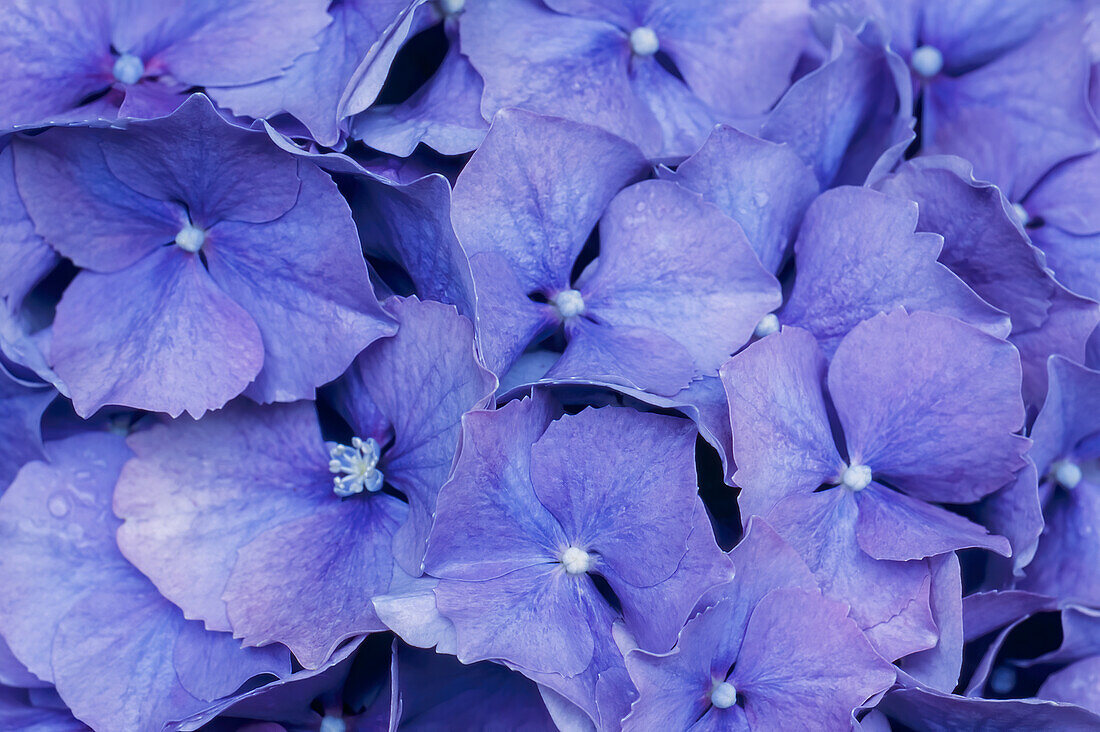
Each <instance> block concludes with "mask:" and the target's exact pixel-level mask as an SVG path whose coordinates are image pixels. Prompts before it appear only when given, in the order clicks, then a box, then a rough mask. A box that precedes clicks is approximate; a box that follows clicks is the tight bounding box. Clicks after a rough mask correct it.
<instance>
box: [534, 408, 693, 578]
mask: <svg viewBox="0 0 1100 732" xmlns="http://www.w3.org/2000/svg"><path fill="white" fill-rule="evenodd" d="M695 435H696V431H695V427H694V425H693V424H692V423H691V422H689V421H688V420H683V419H677V418H674V417H665V416H662V415H656V414H645V413H641V412H637V411H635V410H633V409H628V408H618V407H604V408H602V409H592V408H588V409H585V410H584V411H583V412H581V413H579V414H576V415H566V416H564V417H562V418H561V419H558V420H556V421H554V422H552V423H551V424H550V425H549V426H548V427H547V428H546V431H545V432H544V433H543V435H542V436H541V437H539V438H538V441H537V442H535V444H534V445H533V446H532V447H531V482H532V484H533V485H534V489H535V494H536V495H537V496H538V500H539V502H540V503H542V505H544V506H546V508H547V510H549V511H550V513H552V514H553V515H554V518H556V519H557V520H558V522H559V523H560V524H561V527H562V529H563V531H564V532H565V539H566V541H567V542H568V544H569V545H570V546H577V547H579V548H580V549H582V550H584V551H595V552H597V553H598V554H599V556H600V559H601V562H607V564H608V565H609V566H610V567H611V569H612V570H613V571H614V572H615V573H616V574H618V575H619V576H620V577H622V578H623V579H624V580H625V581H627V582H629V583H630V584H632V585H635V586H637V587H648V586H651V585H654V584H656V583H657V582H660V581H662V580H665V579H667V578H668V577H669V576H670V575H671V574H672V573H673V572H674V571H676V568H677V565H679V563H680V560H681V559H682V558H683V556H684V552H685V551H686V546H687V541H688V536H689V535H690V534H691V531H692V527H691V508H690V507H691V506H693V505H694V501H695V499H696V491H697V484H696V477H695ZM653 475H660V476H661V479H660V480H653V479H652V476H653ZM639 556H644V557H645V558H646V561H645V562H638V561H637V558H638V557H639Z"/></svg>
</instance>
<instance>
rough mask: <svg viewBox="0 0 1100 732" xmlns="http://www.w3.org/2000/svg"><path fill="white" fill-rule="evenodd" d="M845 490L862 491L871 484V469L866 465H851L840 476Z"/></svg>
mask: <svg viewBox="0 0 1100 732" xmlns="http://www.w3.org/2000/svg"><path fill="white" fill-rule="evenodd" d="M840 482H841V483H843V484H844V487H845V488H848V489H849V490H853V491H861V490H863V489H864V488H866V487H867V486H869V485H870V484H871V469H870V468H869V467H867V466H866V465H859V464H856V465H849V466H848V467H847V468H845V469H844V472H843V473H842V474H841V476H840Z"/></svg>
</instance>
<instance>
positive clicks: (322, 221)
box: [203, 165, 394, 402]
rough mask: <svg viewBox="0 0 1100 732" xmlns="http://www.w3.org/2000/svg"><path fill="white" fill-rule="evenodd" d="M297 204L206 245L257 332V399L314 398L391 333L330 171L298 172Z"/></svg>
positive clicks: (219, 234) (219, 277)
mask: <svg viewBox="0 0 1100 732" xmlns="http://www.w3.org/2000/svg"><path fill="white" fill-rule="evenodd" d="M301 177H302V192H301V195H300V196H299V200H298V204H297V205H295V206H294V208H292V209H291V210H290V211H288V212H287V213H286V214H284V215H283V216H282V217H281V218H279V219H276V220H275V221H272V222H270V223H267V224H258V225H257V224H245V223H239V222H234V221H223V222H221V223H219V224H217V225H215V226H214V227H213V228H211V229H210V232H209V234H208V239H209V242H208V244H204V247H203V248H204V251H205V252H206V258H207V262H208V263H209V267H210V276H211V277H212V278H213V279H214V281H216V282H217V283H218V285H219V286H220V287H222V288H223V289H224V290H225V291H226V292H227V293H228V294H229V295H230V296H231V297H232V298H233V299H234V300H235V301H236V302H237V303H239V304H240V306H241V307H243V308H244V309H245V310H246V311H247V312H248V314H249V315H251V316H252V318H254V319H255V321H256V324H257V325H258V326H259V328H260V333H261V334H262V335H263V341H264V363H263V370H262V371H260V374H259V375H258V376H257V377H256V380H255V382H253V383H252V384H251V385H250V386H249V387H248V389H247V391H246V394H247V395H248V396H250V397H252V398H253V399H256V400H257V401H259V402H270V401H293V400H295V399H303V398H311V397H313V395H314V391H315V389H316V387H318V386H320V385H321V384H324V383H325V382H328V381H331V380H333V379H335V378H336V377H337V376H339V375H340V374H341V373H343V372H344V370H345V369H347V367H348V366H349V365H350V364H351V362H352V360H353V359H354V358H355V356H356V355H358V354H359V352H360V351H362V350H363V349H364V348H365V347H366V346H368V345H369V344H370V343H372V342H374V341H375V340H377V339H378V338H381V337H383V336H387V335H391V334H392V333H393V332H394V326H393V325H392V324H391V322H390V318H389V316H387V315H386V314H385V312H384V311H383V310H382V307H381V306H380V305H379V304H378V301H377V300H376V299H375V297H374V293H373V291H372V290H371V286H370V281H369V279H368V277H367V268H366V264H365V262H364V261H363V257H362V253H361V251H360V249H359V244H358V240H357V237H356V234H355V228H354V225H353V223H352V220H351V214H350V211H349V210H348V207H347V204H346V203H345V202H344V200H343V198H342V197H341V196H340V193H339V191H338V190H337V188H336V184H335V183H333V182H332V179H331V178H329V176H328V174H327V173H325V172H324V171H322V170H320V169H319V168H316V167H314V166H312V165H308V166H307V165H303V167H302V170H301Z"/></svg>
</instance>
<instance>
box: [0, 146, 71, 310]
mask: <svg viewBox="0 0 1100 732" xmlns="http://www.w3.org/2000/svg"><path fill="white" fill-rule="evenodd" d="M13 161H14V156H13V154H12V147H11V146H10V145H9V146H8V147H6V148H5V149H4V150H0V299H2V300H4V301H6V302H7V306H8V308H9V309H11V310H17V309H18V308H19V306H20V305H22V303H23V298H24V297H26V295H27V293H29V292H30V291H31V288H33V287H34V286H35V285H36V284H38V281H39V280H41V279H42V278H43V277H45V276H46V274H47V273H48V272H49V271H50V270H51V269H53V268H54V265H56V264H57V261H58V258H57V253H56V252H54V250H53V249H51V248H50V246H49V245H48V244H47V243H46V242H45V240H44V239H42V237H41V236H39V235H38V234H37V233H35V230H34V223H33V222H32V221H31V219H30V217H29V216H28V215H27V209H26V207H25V206H24V205H23V199H22V198H20V196H19V190H18V188H16V184H15V167H14V162H13Z"/></svg>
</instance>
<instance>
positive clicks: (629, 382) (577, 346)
mask: <svg viewBox="0 0 1100 732" xmlns="http://www.w3.org/2000/svg"><path fill="white" fill-rule="evenodd" d="M566 333H567V334H568V336H569V344H568V345H567V346H566V348H565V352H564V353H563V354H562V356H561V359H559V360H558V362H557V363H556V364H554V367H553V368H551V369H550V371H548V372H547V374H546V377H547V378H548V379H554V380H561V381H566V380H592V381H605V382H608V383H612V384H623V385H625V386H630V387H634V388H636V389H640V390H642V391H648V392H652V393H655V394H659V395H661V396H671V395H673V394H677V393H679V392H680V391H681V390H682V389H683V388H684V387H686V386H687V385H688V384H689V383H691V380H692V378H693V377H694V375H695V370H696V369H695V366H694V362H693V360H692V358H691V353H690V352H689V351H688V350H687V349H686V348H685V347H684V346H683V345H681V344H680V343H679V342H677V341H675V340H673V339H672V338H671V337H670V336H667V335H665V334H664V333H662V332H660V331H659V330H655V329H653V328H646V327H637V326H630V325H604V324H597V323H595V322H593V321H592V320H590V319H588V318H586V317H580V318H575V319H574V320H573V321H572V322H570V323H567V324H566ZM483 342H484V341H483Z"/></svg>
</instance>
